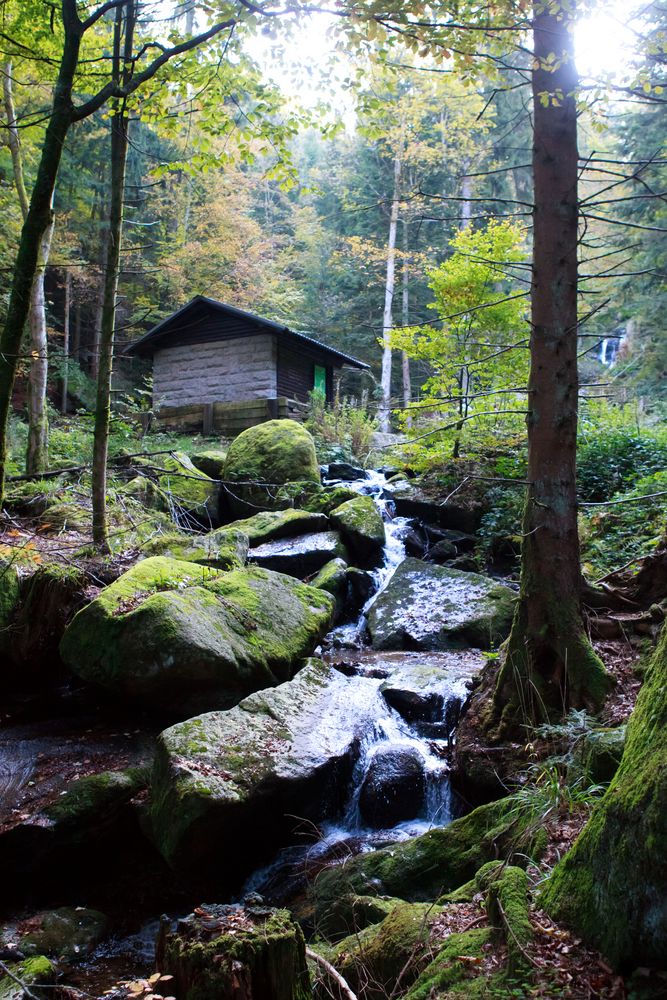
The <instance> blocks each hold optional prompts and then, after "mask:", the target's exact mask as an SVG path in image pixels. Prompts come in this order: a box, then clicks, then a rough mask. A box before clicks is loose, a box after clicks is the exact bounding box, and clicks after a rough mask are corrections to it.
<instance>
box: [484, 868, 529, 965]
mask: <svg viewBox="0 0 667 1000" xmlns="http://www.w3.org/2000/svg"><path fill="white" fill-rule="evenodd" d="M488 883H489V884H488V891H487V903H486V906H487V912H488V914H489V920H490V921H491V923H492V924H493V926H494V927H495V928H498V929H499V930H500V933H501V934H502V936H503V937H504V939H505V943H506V945H507V974H508V976H509V977H510V978H516V977H517V976H520V975H522V974H525V973H526V972H527V971H528V962H527V960H526V957H525V949H526V947H527V946H528V945H529V944H530V942H531V941H532V938H533V927H532V924H531V922H530V919H529V916H528V876H527V875H526V873H525V871H523V869H522V868H517V867H515V866H514V865H509V866H508V867H504V866H501V867H500V868H499V869H498V870H497V871H496V873H495V875H493V874H492V875H491V877H490V878H489V879H488Z"/></svg>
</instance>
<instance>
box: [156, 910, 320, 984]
mask: <svg viewBox="0 0 667 1000" xmlns="http://www.w3.org/2000/svg"><path fill="white" fill-rule="evenodd" d="M157 963H158V967H159V969H160V971H161V972H162V973H163V975H164V974H168V975H172V976H173V977H174V983H175V989H176V992H177V993H178V997H179V1000H211V998H212V997H215V998H216V1000H244V998H247V1000H250V998H252V997H256V998H257V1000H311V998H312V991H311V988H310V976H309V973H308V966H307V964H306V945H305V941H304V939H303V934H302V932H301V928H300V927H299V925H298V924H296V923H295V922H294V921H293V920H292V917H291V915H290V913H289V912H288V911H287V910H274V909H266V908H262V909H259V908H254V909H253V908H249V907H240V906H220V905H216V904H206V903H204V904H202V905H201V906H200V907H198V910H197V912H196V913H193V914H192V915H191V916H189V917H186V918H185V919H184V920H179V922H178V926H177V928H176V930H174V931H167V932H166V933H164V932H163V933H162V934H161V936H160V940H159V942H158V950H157Z"/></svg>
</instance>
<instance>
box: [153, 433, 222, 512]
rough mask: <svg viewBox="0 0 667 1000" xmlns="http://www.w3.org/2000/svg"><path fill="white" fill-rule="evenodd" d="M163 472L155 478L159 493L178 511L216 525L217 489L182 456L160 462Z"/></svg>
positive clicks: (182, 454)
mask: <svg viewBox="0 0 667 1000" xmlns="http://www.w3.org/2000/svg"><path fill="white" fill-rule="evenodd" d="M161 466H162V468H164V469H165V470H166V471H165V472H163V473H161V474H160V476H159V477H158V483H159V485H160V489H161V490H162V491H163V492H164V493H165V494H167V495H168V496H169V497H171V499H172V500H173V501H174V502H175V504H176V505H177V506H179V507H182V508H183V509H184V510H186V511H188V512H189V513H191V514H193V515H195V516H197V517H199V518H201V519H202V520H203V521H205V522H209V521H210V522H217V519H218V486H217V483H215V482H214V481H213V480H212V479H211V478H210V477H209V476H207V475H205V474H204V473H203V472H200V471H199V469H196V468H195V466H194V465H193V464H192V462H191V461H190V459H189V458H188V456H187V455H186V454H185V452H182V451H177V452H174V453H173V454H172V455H168V456H166V457H165V458H163V459H162V460H161Z"/></svg>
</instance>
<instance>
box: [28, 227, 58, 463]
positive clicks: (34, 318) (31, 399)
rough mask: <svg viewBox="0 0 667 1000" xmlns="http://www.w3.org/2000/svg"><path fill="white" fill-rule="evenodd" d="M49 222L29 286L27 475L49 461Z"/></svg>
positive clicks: (50, 235)
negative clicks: (46, 283) (46, 292)
mask: <svg viewBox="0 0 667 1000" xmlns="http://www.w3.org/2000/svg"><path fill="white" fill-rule="evenodd" d="M53 227H54V221H53V215H52V218H51V223H50V225H49V226H48V227H47V229H46V232H45V233H44V235H43V236H42V243H41V247H40V255H39V262H38V265H37V271H36V273H35V278H34V281H33V283H32V288H31V290H30V309H29V314H28V329H29V331H30V373H29V375H28V448H27V452H26V461H25V469H26V472H27V473H28V475H34V474H35V473H37V472H44V470H45V469H47V468H48V464H49V418H48V414H47V410H46V383H47V377H48V370H49V358H48V342H47V336H46V300H45V297H44V277H45V274H46V265H47V262H48V259H49V253H50V251H51V240H52V238H53Z"/></svg>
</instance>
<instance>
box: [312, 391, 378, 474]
mask: <svg viewBox="0 0 667 1000" xmlns="http://www.w3.org/2000/svg"><path fill="white" fill-rule="evenodd" d="M376 426H377V420H376V418H375V417H372V416H370V414H369V413H368V409H367V400H366V399H364V398H362V400H361V405H359V406H357V405H356V401H355V400H352V399H342V400H341V398H340V396H338V395H336V398H335V399H334V401H333V403H332V404H330V405H327V403H326V400H325V398H324V394H323V393H322V392H319V391H318V390H317V389H315V390H314V391H313V392H311V393H310V399H309V409H308V417H307V419H306V427H307V428H308V430H309V431H310V433H311V434H312V435H313V437H314V439H315V444H316V447H317V454H318V456H319V458H320V460H321V461H325V462H326V461H332V460H340V459H345V460H352V461H357V462H365V461H366V460H367V459H368V455H369V453H370V451H371V447H372V439H373V433H374V431H375V429H376Z"/></svg>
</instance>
